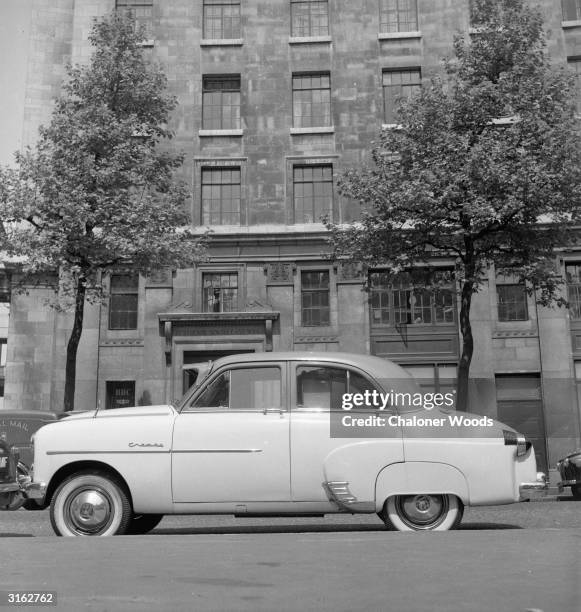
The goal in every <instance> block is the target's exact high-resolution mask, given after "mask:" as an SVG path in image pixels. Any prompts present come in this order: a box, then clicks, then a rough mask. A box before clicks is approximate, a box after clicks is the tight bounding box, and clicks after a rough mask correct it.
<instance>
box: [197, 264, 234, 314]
mask: <svg viewBox="0 0 581 612" xmlns="http://www.w3.org/2000/svg"><path fill="white" fill-rule="evenodd" d="M209 276H218V277H225V276H229V277H235V278H236V287H235V289H236V297H235V298H234V299H233V300H230V301H231V302H232V303H233V306H234V307H233V309H232V310H223V309H222V305H223V304H224V301H223V300H220V305H221V309H220V310H207V309H206V306H207V305H208V304H209V302H208V301H207V300H206V295H205V293H206V287H205V279H206V278H207V277H209ZM210 287H213V285H211V286H210ZM219 289H220V292H221V291H222V290H224V289H232V286H231V285H228V286H222V284H220V287H219ZM214 295H215V292H214ZM201 300H202V308H201V310H202V312H207V313H225V312H239V311H240V274H239V270H228V271H226V270H202V272H201Z"/></svg>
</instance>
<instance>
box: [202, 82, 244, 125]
mask: <svg viewBox="0 0 581 612" xmlns="http://www.w3.org/2000/svg"><path fill="white" fill-rule="evenodd" d="M236 80H237V81H238V83H237V87H236V86H233V87H230V88H228V87H218V88H212V87H210V86H209V84H210V83H223V84H224V85H226V84H227V83H228V82H232V83H234V82H235V81H236ZM216 92H219V93H220V104H210V103H209V98H210V96H212V95H214V94H215V93H216ZM235 93H237V94H238V100H237V102H238V103H237V104H235V103H234V104H224V95H225V94H235ZM211 108H218V109H220V115H219V125H218V126H215V125H214V124H213V122H214V121H215V120H216V117H214V116H212V115H211V114H209V111H210V109H211ZM226 108H230V114H229V120H228V121H226V120H225V115H224V112H225V109H226ZM241 108H242V78H241V75H240V74H203V75H202V128H201V129H202V130H228V131H231V130H241V129H242V114H241ZM232 109H238V112H237V114H236V113H234V114H232ZM232 117H234V119H233V120H232ZM231 124H232V125H231Z"/></svg>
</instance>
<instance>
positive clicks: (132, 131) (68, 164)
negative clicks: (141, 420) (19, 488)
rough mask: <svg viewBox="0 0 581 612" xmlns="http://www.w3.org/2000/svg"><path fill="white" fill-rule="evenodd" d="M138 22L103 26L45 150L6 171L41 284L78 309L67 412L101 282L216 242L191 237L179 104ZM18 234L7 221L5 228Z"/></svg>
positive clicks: (8, 210) (23, 242) (23, 247)
mask: <svg viewBox="0 0 581 612" xmlns="http://www.w3.org/2000/svg"><path fill="white" fill-rule="evenodd" d="M143 38H144V33H143V31H139V30H137V31H136V28H135V23H134V21H133V20H132V18H131V16H127V15H120V14H118V13H112V14H111V15H109V16H107V17H105V18H103V19H102V20H100V21H98V22H95V24H94V26H93V29H92V31H91V35H90V37H89V40H90V41H91V43H92V45H93V46H94V53H93V55H92V57H91V59H90V62H89V64H88V65H86V66H76V67H68V68H67V73H68V79H67V80H66V83H65V84H64V85H63V90H62V95H61V97H59V98H58V99H57V100H56V102H55V106H54V110H53V113H52V118H51V121H50V124H49V125H48V126H46V127H41V128H40V135H39V140H38V142H37V144H36V146H35V147H34V148H32V149H31V148H29V149H27V150H26V151H25V152H24V153H22V154H19V153H17V154H16V167H15V168H14V169H11V170H8V169H7V170H5V179H4V187H3V188H0V193H3V194H4V196H3V201H2V209H3V210H2V218H3V219H6V220H9V221H10V222H11V223H10V224H9V227H8V228H7V234H8V239H9V241H10V244H11V247H12V251H13V252H14V253H15V254H17V255H18V256H20V258H21V259H22V261H23V263H22V271H23V273H25V274H27V275H28V276H29V277H34V276H36V277H38V276H39V275H46V274H47V273H52V274H54V273H55V271H58V272H59V295H60V298H61V300H60V304H62V302H63V299H64V300H65V301H66V300H67V299H68V300H69V302H72V307H73V309H74V318H73V326H72V331H71V335H70V338H69V340H68V344H67V355H66V380H65V396H64V410H65V411H69V410H72V409H73V407H74V393H75V378H76V356H77V348H78V345H79V341H80V338H81V333H82V329H83V315H84V306H85V300H86V299H87V300H101V299H103V297H104V293H103V291H102V285H101V276H102V275H103V274H106V273H108V272H110V271H113V270H115V269H116V268H118V267H119V266H131V267H132V268H133V269H134V270H135V271H138V272H142V273H147V272H148V271H150V270H152V269H156V268H161V267H174V268H175V267H187V266H188V265H191V264H193V263H194V262H195V261H197V260H199V259H200V257H201V256H202V255H203V250H204V240H203V239H196V238H195V237H194V236H193V235H192V234H191V232H190V231H189V230H188V229H187V227H188V224H189V218H188V215H187V214H186V209H185V203H186V200H187V197H188V193H187V190H186V189H185V187H184V185H183V184H181V183H180V182H178V181H176V180H175V179H174V173H175V171H176V170H177V169H178V168H179V167H180V166H181V164H182V157H181V156H180V155H178V154H175V153H172V152H171V150H170V149H169V147H168V146H166V147H165V148H163V147H160V146H159V145H161V144H162V143H163V142H166V141H167V140H168V139H170V138H171V136H172V133H171V131H170V130H169V129H168V127H167V122H168V120H169V117H170V113H171V111H172V110H173V109H174V108H175V106H176V99H175V98H174V97H173V96H171V95H169V94H168V93H167V92H166V78H165V76H164V74H163V72H162V71H161V69H160V68H159V67H157V66H154V65H152V64H151V63H149V62H147V61H146V60H145V58H144V56H143V53H142V48H141V46H140V42H141V41H142V40H143ZM5 225H6V224H5Z"/></svg>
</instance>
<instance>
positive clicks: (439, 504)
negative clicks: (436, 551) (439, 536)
mask: <svg viewBox="0 0 581 612" xmlns="http://www.w3.org/2000/svg"><path fill="white" fill-rule="evenodd" d="M463 512H464V506H463V504H462V502H461V501H460V500H459V499H458V498H457V497H456V496H455V495H446V494H444V495H433V494H431V493H430V494H427V493H420V494H416V495H394V496H393V497H389V498H388V499H387V501H386V502H385V505H384V507H383V510H382V511H381V512H380V513H379V516H380V518H381V519H382V520H383V522H384V523H385V524H386V526H387V527H388V528H389V529H395V530H397V531H447V530H448V529H455V528H456V527H457V526H458V525H459V524H460V521H461V520H462V514H463Z"/></svg>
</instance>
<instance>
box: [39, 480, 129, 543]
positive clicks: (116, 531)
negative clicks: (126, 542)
mask: <svg viewBox="0 0 581 612" xmlns="http://www.w3.org/2000/svg"><path fill="white" fill-rule="evenodd" d="M131 516H132V511H131V504H130V503H129V496H128V494H127V491H126V489H125V487H124V485H123V484H122V483H121V482H120V481H119V480H118V479H117V478H115V477H114V476H113V475H111V474H107V473H105V472H100V471H83V472H78V473H77V474H73V475H72V476H69V477H68V478H67V479H66V480H64V481H63V482H62V483H61V484H60V485H59V487H58V488H57V490H56V491H55V494H54V496H53V498H52V502H51V505H50V520H51V523H52V527H53V529H54V531H55V533H56V534H57V535H60V536H110V535H121V534H124V533H125V532H126V530H127V527H128V525H129V522H130V520H131Z"/></svg>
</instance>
